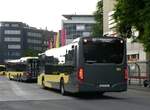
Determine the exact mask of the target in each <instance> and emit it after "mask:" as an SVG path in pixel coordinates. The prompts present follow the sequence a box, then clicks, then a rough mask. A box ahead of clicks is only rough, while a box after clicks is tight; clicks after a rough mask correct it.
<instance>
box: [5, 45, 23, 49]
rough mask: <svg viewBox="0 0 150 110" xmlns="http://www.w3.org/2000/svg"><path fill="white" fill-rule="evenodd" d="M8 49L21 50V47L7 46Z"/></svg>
mask: <svg viewBox="0 0 150 110" xmlns="http://www.w3.org/2000/svg"><path fill="white" fill-rule="evenodd" d="M8 49H21V45H19V44H17V45H8Z"/></svg>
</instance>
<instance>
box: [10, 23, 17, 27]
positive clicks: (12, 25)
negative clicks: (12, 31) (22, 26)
mask: <svg viewBox="0 0 150 110" xmlns="http://www.w3.org/2000/svg"><path fill="white" fill-rule="evenodd" d="M11 27H19V24H11Z"/></svg>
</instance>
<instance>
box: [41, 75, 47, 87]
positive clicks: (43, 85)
mask: <svg viewBox="0 0 150 110" xmlns="http://www.w3.org/2000/svg"><path fill="white" fill-rule="evenodd" d="M41 82H42V85H41V88H43V89H45V88H46V87H45V84H44V77H42V80H41Z"/></svg>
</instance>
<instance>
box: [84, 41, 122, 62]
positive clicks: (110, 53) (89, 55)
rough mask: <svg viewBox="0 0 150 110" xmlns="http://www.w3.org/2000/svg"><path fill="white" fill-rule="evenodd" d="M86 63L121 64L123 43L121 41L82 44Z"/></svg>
mask: <svg viewBox="0 0 150 110" xmlns="http://www.w3.org/2000/svg"><path fill="white" fill-rule="evenodd" d="M83 54H84V60H85V62H86V63H116V64H119V63H122V61H123V56H124V43H123V41H122V40H110V41H107V40H106V41H105V40H103V41H101V40H95V41H86V42H84V44H83Z"/></svg>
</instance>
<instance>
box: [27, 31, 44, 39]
mask: <svg viewBox="0 0 150 110" xmlns="http://www.w3.org/2000/svg"><path fill="white" fill-rule="evenodd" d="M27 35H28V36H30V37H38V38H39V37H42V35H41V33H35V32H28V33H27Z"/></svg>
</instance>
